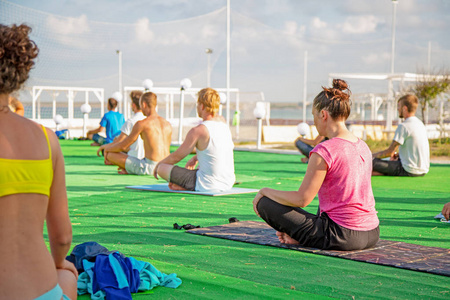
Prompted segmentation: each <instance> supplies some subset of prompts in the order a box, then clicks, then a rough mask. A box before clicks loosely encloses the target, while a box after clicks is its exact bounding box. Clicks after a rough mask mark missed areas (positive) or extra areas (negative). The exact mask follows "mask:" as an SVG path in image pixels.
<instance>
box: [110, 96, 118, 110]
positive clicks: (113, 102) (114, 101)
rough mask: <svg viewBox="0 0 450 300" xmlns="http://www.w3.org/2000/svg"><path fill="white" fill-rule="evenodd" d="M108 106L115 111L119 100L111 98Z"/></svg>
mask: <svg viewBox="0 0 450 300" xmlns="http://www.w3.org/2000/svg"><path fill="white" fill-rule="evenodd" d="M108 105H109V107H110V108H111V109H114V108H116V107H117V100H116V99H114V98H109V99H108Z"/></svg>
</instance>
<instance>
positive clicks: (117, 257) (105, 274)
mask: <svg viewBox="0 0 450 300" xmlns="http://www.w3.org/2000/svg"><path fill="white" fill-rule="evenodd" d="M83 267H84V270H85V272H83V273H81V274H80V276H79V277H78V294H79V295H82V294H85V293H90V294H91V299H92V300H100V299H105V298H106V299H118V300H122V299H132V298H131V293H137V292H138V291H148V290H151V289H152V288H154V287H156V286H164V287H170V288H177V287H178V286H180V284H181V279H179V278H178V277H177V276H176V274H170V275H166V274H164V273H161V272H160V271H158V270H157V269H156V268H155V267H154V266H153V265H151V264H150V263H148V262H144V261H139V260H136V259H135V258H133V257H125V256H123V255H122V254H121V253H119V252H115V253H112V254H109V255H105V254H100V255H98V256H97V257H96V261H95V263H94V262H90V261H88V260H83Z"/></svg>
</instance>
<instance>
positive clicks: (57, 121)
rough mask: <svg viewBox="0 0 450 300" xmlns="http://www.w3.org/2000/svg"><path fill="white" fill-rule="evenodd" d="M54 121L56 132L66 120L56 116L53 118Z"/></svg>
mask: <svg viewBox="0 0 450 300" xmlns="http://www.w3.org/2000/svg"><path fill="white" fill-rule="evenodd" d="M53 121H55V124H56V130H58V126H59V125H61V124H62V123H63V122H64V118H63V116H61V115H55V116H54V117H53Z"/></svg>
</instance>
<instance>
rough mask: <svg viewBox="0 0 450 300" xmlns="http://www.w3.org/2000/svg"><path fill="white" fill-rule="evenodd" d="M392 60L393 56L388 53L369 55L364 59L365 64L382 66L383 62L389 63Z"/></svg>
mask: <svg viewBox="0 0 450 300" xmlns="http://www.w3.org/2000/svg"><path fill="white" fill-rule="evenodd" d="M390 59H391V54H390V53H388V52H383V53H369V54H367V55H365V56H363V57H362V60H363V62H364V63H365V64H368V65H374V64H381V63H382V62H386V61H389V60H390Z"/></svg>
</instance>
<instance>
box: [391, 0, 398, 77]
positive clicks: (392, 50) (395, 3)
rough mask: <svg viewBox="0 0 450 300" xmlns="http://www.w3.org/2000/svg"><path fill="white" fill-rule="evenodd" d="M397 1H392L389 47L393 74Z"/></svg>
mask: <svg viewBox="0 0 450 300" xmlns="http://www.w3.org/2000/svg"><path fill="white" fill-rule="evenodd" d="M397 4H398V1H397V0H392V5H393V11H392V46H391V73H392V74H393V73H394V60H395V15H396V12H397Z"/></svg>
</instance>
